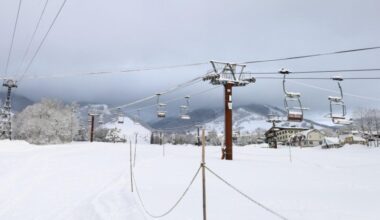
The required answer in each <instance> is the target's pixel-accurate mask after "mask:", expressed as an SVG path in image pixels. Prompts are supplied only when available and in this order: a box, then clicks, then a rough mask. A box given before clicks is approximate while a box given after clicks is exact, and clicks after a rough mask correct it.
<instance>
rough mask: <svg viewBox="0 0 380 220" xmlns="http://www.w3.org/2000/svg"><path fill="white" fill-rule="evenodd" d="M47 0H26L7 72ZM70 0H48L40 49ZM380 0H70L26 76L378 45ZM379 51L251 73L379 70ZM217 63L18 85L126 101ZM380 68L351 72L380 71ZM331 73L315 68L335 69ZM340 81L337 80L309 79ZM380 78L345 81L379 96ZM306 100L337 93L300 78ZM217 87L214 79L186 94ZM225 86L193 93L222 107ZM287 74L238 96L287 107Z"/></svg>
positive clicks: (39, 92)
mask: <svg viewBox="0 0 380 220" xmlns="http://www.w3.org/2000/svg"><path fill="white" fill-rule="evenodd" d="M44 1H45V0H28V1H27V0H24V1H23V5H22V9H21V14H20V20H19V22H20V23H19V26H18V29H17V32H16V39H15V44H14V51H13V54H12V57H11V62H10V71H9V74H11V75H12V74H13V75H15V74H17V73H16V72H15V71H16V69H17V68H18V66H19V65H20V62H21V58H22V55H23V53H24V51H25V49H26V45H27V43H28V41H29V39H30V37H31V34H32V32H33V28H34V26H35V24H36V22H37V19H38V15H39V13H40V11H41V10H42V7H43V4H44ZM61 2H62V0H50V1H49V6H48V8H47V13H46V17H44V18H43V20H42V24H41V29H40V31H39V32H38V34H37V37H36V41H35V42H34V44H33V45H34V47H33V48H35V47H36V45H37V44H38V41H40V40H41V38H42V36H43V33H44V32H45V31H46V30H47V28H48V25H49V23H50V22H51V21H52V19H53V17H54V14H55V13H56V12H57V10H58V7H59V4H60V3H61ZM17 4H18V1H16V0H1V1H0V36H1V38H0V39H1V41H0V72H4V69H5V63H6V58H7V54H8V50H9V46H10V41H11V35H12V28H13V25H14V21H15V17H16V11H17ZM379 8H380V2H379V1H376V0H361V1H357V0H345V1H343V0H334V1H328V0H309V1H302V0H287V1H284V0H268V1H252V0H231V1H226V0H218V1H217V0H209V1H204V0H192V1H176V0H139V1H127V0H108V1H104V0H103V1H102V0H81V1H74V0H67V4H66V6H65V7H64V9H63V11H62V14H61V15H60V17H59V18H58V20H57V23H56V24H55V26H54V28H53V29H52V32H51V33H50V34H49V36H48V38H47V40H46V42H45V44H44V45H43V48H42V50H41V51H40V53H39V54H38V56H37V58H36V60H35V62H34V63H33V65H32V67H31V69H30V71H29V72H28V76H30V75H34V74H35V75H50V74H65V73H80V72H92V71H117V70H120V69H127V68H136V67H137V68H138V67H150V66H162V65H171V64H184V63H194V62H207V61H209V60H221V61H236V62H239V61H246V60H255V59H266V58H278V57H287V56H296V55H303V54H309V53H318V52H328V51H335V50H344V49H351V48H360V47H369V46H378V45H380V30H379V24H378V21H379V18H380V14H379V13H378V9H379ZM379 55H380V51H371V52H361V53H357V54H347V55H338V56H328V57H323V58H312V59H304V60H294V61H287V62H275V63H266V64H255V65H249V66H248V68H247V69H248V70H250V71H277V70H278V69H280V68H282V67H286V68H288V69H290V70H293V71H301V70H320V69H322V70H323V69H350V68H378V67H380V64H379V62H378V57H379ZM209 69H210V66H207V65H206V66H200V67H190V68H183V69H176V70H170V71H168V70H160V71H150V72H136V73H128V74H113V75H108V76H90V77H84V76H80V77H69V78H65V79H59V80H57V79H51V80H30V81H26V80H25V81H22V82H21V83H20V85H19V88H18V89H17V93H19V94H22V95H25V96H27V97H29V98H32V99H39V98H41V97H46V96H48V97H58V98H62V99H64V100H66V101H72V100H80V101H95V102H106V103H110V104H116V103H117V104H121V103H127V102H129V101H132V100H134V99H138V98H140V97H144V96H147V95H151V94H153V93H156V92H158V91H160V90H164V89H166V88H169V87H171V86H173V85H176V84H178V83H181V82H183V81H186V80H188V79H192V78H194V77H195V76H197V75H200V74H204V73H206V71H207V70H209ZM378 74H379V73H372V74H369V73H368V74H367V73H360V74H356V75H353V74H343V76H358V75H360V76H375V75H378ZM332 75H333V74H324V75H317V76H326V77H330V76H332ZM304 82H307V83H311V84H313V85H317V86H321V87H326V88H329V89H336V84H334V83H333V82H330V81H314V82H311V81H304ZM378 82H379V81H352V82H351V81H350V82H349V81H345V82H343V89H344V90H345V91H347V92H349V93H353V94H358V95H363V96H371V97H376V98H380V95H379V88H378ZM289 85H290V88H289V90H293V91H300V92H302V94H303V100H304V102H305V106H310V107H312V108H313V109H314V110H315V111H324V110H325V109H326V108H327V104H328V102H327V96H328V95H333V94H329V93H328V92H322V91H318V90H314V89H310V88H306V87H302V86H299V85H295V84H289ZM208 87H210V85H209V84H207V83H202V84H200V86H197V87H193V88H192V89H188V90H186V91H183V92H178V93H176V94H173V96H171V97H167V98H168V99H169V98H172V97H174V96H184V95H186V94H187V93H192V92H194V91H199V90H200V89H206V88H208ZM221 96H222V91H221V89H219V90H214V91H213V92H210V93H208V94H207V95H205V96H203V97H193V99H192V103H195V106H196V107H208V106H221ZM282 97H283V95H282V88H281V81H273V80H272V81H271V80H258V82H257V83H256V84H255V85H251V86H249V87H246V88H237V89H235V90H234V101H235V104H236V105H238V104H247V103H252V102H256V103H266V104H272V105H277V106H282ZM346 102H347V105H348V106H351V107H352V108H355V107H357V106H379V104H380V102H379V101H368V100H361V99H358V98H351V97H346Z"/></svg>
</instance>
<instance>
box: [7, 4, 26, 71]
mask: <svg viewBox="0 0 380 220" xmlns="http://www.w3.org/2000/svg"><path fill="white" fill-rule="evenodd" d="M21 5H22V0H19V3H18V9H17V16H16V21H15V24H14V27H13V33H12V40H11V46H10V48H9V51H8V57H7V62H6V64H5V72H4V74H5V75H7V74H8V69H9V61H10V59H11V56H12V51H13V45H14V40H15V36H16V30H17V25H18V20H19V17H20V11H21Z"/></svg>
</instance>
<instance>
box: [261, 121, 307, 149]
mask: <svg viewBox="0 0 380 220" xmlns="http://www.w3.org/2000/svg"><path fill="white" fill-rule="evenodd" d="M305 130H308V129H307V128H299V127H281V126H273V127H271V128H270V129H269V130H268V131H266V132H265V140H266V143H268V144H269V147H273V148H277V143H278V144H286V145H288V144H290V138H291V137H292V136H294V135H295V134H297V133H299V132H301V131H305Z"/></svg>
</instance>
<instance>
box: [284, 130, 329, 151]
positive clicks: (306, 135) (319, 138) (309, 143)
mask: <svg viewBox="0 0 380 220" xmlns="http://www.w3.org/2000/svg"><path fill="white" fill-rule="evenodd" d="M324 138H325V135H324V134H323V133H322V132H321V131H319V130H317V129H309V130H306V131H301V132H298V133H296V134H294V135H293V136H292V137H290V141H289V142H290V144H291V145H293V146H300V147H315V146H318V145H322V144H323V140H324Z"/></svg>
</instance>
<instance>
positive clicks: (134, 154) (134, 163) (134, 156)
mask: <svg viewBox="0 0 380 220" xmlns="http://www.w3.org/2000/svg"><path fill="white" fill-rule="evenodd" d="M137 136H138V133H135V151H134V152H133V167H135V165H136V152H137Z"/></svg>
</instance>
